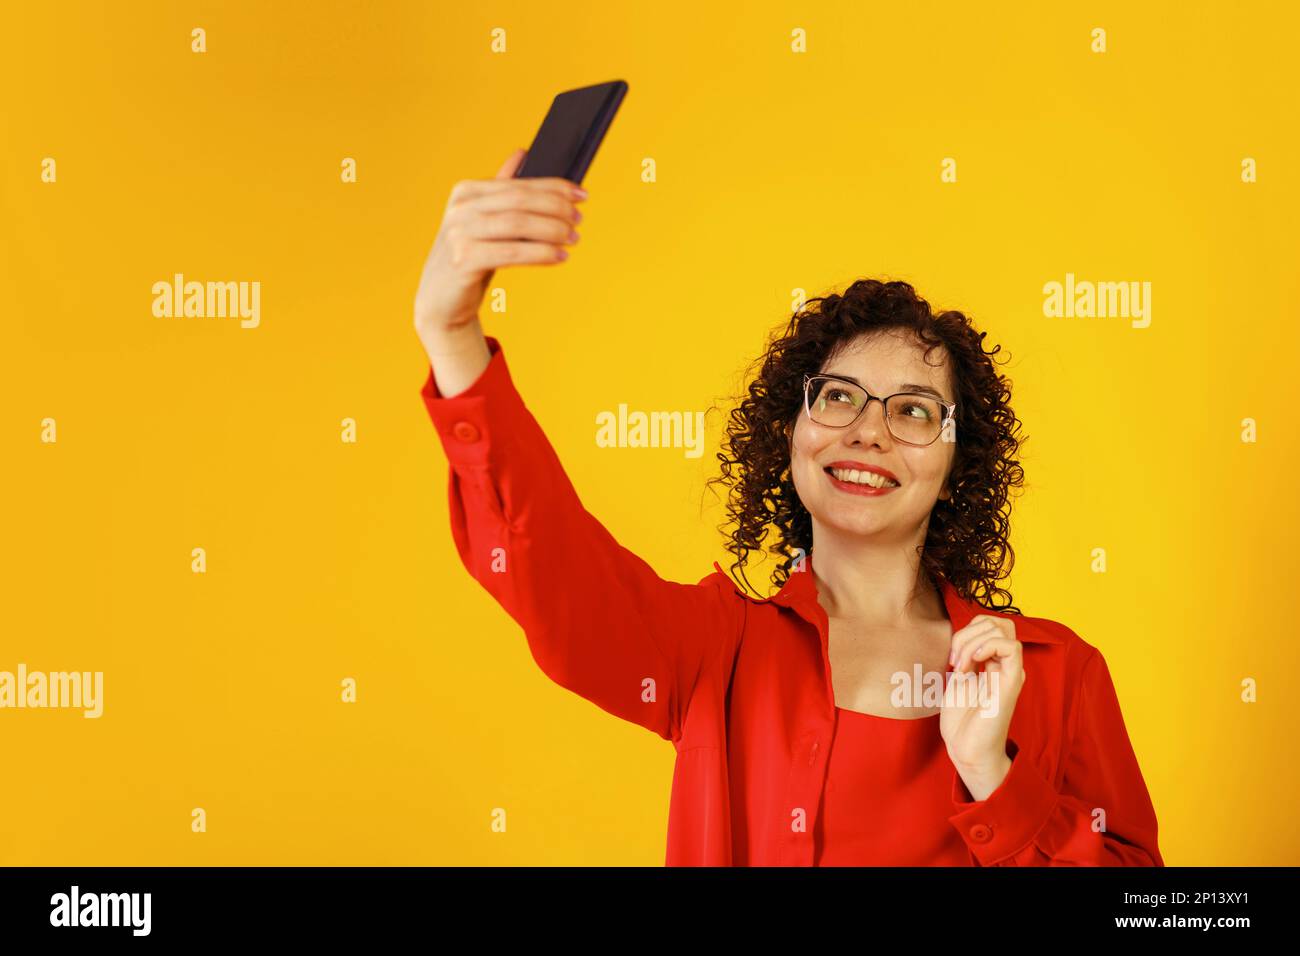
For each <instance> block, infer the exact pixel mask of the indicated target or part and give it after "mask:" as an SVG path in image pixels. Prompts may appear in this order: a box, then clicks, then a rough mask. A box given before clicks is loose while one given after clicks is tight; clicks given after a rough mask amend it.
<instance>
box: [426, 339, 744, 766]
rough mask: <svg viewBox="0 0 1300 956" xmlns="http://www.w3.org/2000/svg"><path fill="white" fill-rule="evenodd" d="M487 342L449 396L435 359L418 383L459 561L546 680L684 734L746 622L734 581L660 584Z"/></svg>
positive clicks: (651, 725)
mask: <svg viewBox="0 0 1300 956" xmlns="http://www.w3.org/2000/svg"><path fill="white" fill-rule="evenodd" d="M486 339H487V343H488V348H489V351H490V352H491V356H492V357H491V359H490V361H489V362H488V366H487V368H486V369H485V370H484V371H483V373H482V374H481V375H480V376H479V378H478V379H477V380H476V381H475V382H474V384H473V385H471V386H470V387H469V388H468V389H466V390H465V391H463V392H461V393H459V394H457V395H455V396H452V397H451V398H447V397H444V396H443V395H442V394H441V393H440V392H439V390H438V385H437V382H436V381H435V380H434V375H433V369H432V367H431V366H430V368H429V373H428V376H427V378H426V380H425V383H424V387H423V389H421V393H420V394H421V397H422V398H423V399H424V403H425V406H426V408H427V409H428V412H429V417H430V419H431V420H432V421H433V425H434V428H435V429H436V430H437V432H438V436H439V438H440V439H441V441H442V446H443V449H444V451H445V452H446V455H447V462H448V465H449V480H448V498H449V502H450V506H449V513H450V517H451V534H452V539H453V541H454V542H455V545H456V550H457V552H458V554H459V555H460V559H461V562H462V563H463V564H464V566H465V569H466V570H467V571H469V573H470V575H471V576H472V577H473V578H474V579H475V580H477V581H478V582H479V584H481V585H482V586H483V587H484V588H485V589H486V590H487V591H488V592H489V593H490V594H491V595H492V597H493V598H494V599H495V600H496V601H497V602H498V603H499V604H500V605H501V606H502V608H504V609H505V611H506V612H507V613H508V614H509V615H510V616H511V617H512V618H514V620H515V621H516V622H518V624H519V626H520V627H522V628H523V631H524V635H525V637H526V639H527V641H528V647H529V650H530V651H531V653H532V656H533V659H534V660H535V661H536V662H537V664H538V666H539V667H540V668H541V669H542V671H543V672H544V673H545V674H546V675H547V676H548V677H550V678H551V679H552V680H554V681H555V682H556V683H557V684H559V685H561V686H562V687H565V688H567V689H569V690H571V691H573V692H574V693H576V694H579V695H580V696H582V697H584V698H586V699H587V700H589V701H591V702H593V703H595V704H596V705H598V706H599V707H601V708H602V709H604V710H606V711H608V712H609V713H611V714H614V715H615V716H617V717H621V718H623V719H625V720H630V721H632V722H634V723H637V724H640V725H642V726H643V727H646V728H648V729H650V730H653V731H654V732H655V733H657V734H658V735H659V736H661V737H663V738H664V739H665V740H672V741H673V742H674V743H676V742H678V741H679V740H680V738H681V733H682V724H683V721H684V719H685V714H686V709H687V705H688V703H689V701H690V696H691V692H692V690H693V688H694V687H695V684H696V681H697V680H698V679H699V676H700V674H701V673H702V671H703V669H704V668H705V666H706V665H707V664H708V663H709V660H710V658H711V655H714V654H716V653H717V652H718V650H719V649H720V647H721V646H722V645H723V644H724V643H726V641H727V639H728V637H729V635H731V633H732V632H733V631H738V629H739V626H740V620H741V618H740V616H739V615H740V614H741V613H742V612H743V608H740V607H739V606H738V602H737V601H736V600H735V596H734V588H733V587H731V586H730V582H727V585H728V586H727V587H725V588H724V587H723V586H722V584H721V583H720V581H719V579H718V577H717V576H716V575H712V574H711V575H709V576H708V577H707V578H705V579H704V580H702V581H701V582H700V583H699V584H693V585H692V584H679V583H675V582H671V581H666V580H664V579H663V578H661V577H659V575H658V574H656V573H655V571H654V570H653V569H652V568H651V567H650V566H649V565H648V564H647V563H646V562H645V561H643V560H642V559H641V558H639V557H638V556H637V555H635V554H633V553H632V552H631V551H629V550H627V549H626V548H624V547H623V546H622V545H620V544H619V543H618V542H617V541H616V540H614V538H613V537H612V536H611V535H610V533H609V531H607V530H606V529H605V527H604V526H603V525H602V524H601V523H600V522H599V521H597V520H596V518H594V517H593V516H592V515H591V514H589V513H588V512H587V510H586V509H585V508H584V507H583V505H582V502H581V501H580V500H579V498H578V494H577V492H576V491H575V489H574V487H573V484H572V483H571V482H570V480H569V477H568V476H567V475H566V474H565V471H564V468H563V467H562V465H561V464H560V461H559V459H558V458H557V456H556V454H555V451H554V449H553V448H552V446H551V443H550V440H549V439H548V438H547V437H546V434H545V432H543V431H542V428H541V426H540V425H539V424H538V423H537V420H536V419H535V418H534V417H533V415H532V413H531V412H529V410H528V409H527V408H526V407H525V405H524V402H523V399H522V398H521V397H520V395H519V393H518V391H517V390H516V389H515V385H514V382H513V381H512V379H511V377H510V372H509V369H508V368H507V366H506V360H505V354H504V353H503V352H502V350H501V345H500V343H499V342H498V341H497V339H495V338H494V337H492V336H487V337H486Z"/></svg>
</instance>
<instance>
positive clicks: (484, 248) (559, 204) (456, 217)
mask: <svg viewBox="0 0 1300 956" xmlns="http://www.w3.org/2000/svg"><path fill="white" fill-rule="evenodd" d="M526 152H527V151H526V150H523V149H517V150H515V151H514V152H513V153H512V154H511V155H510V158H509V159H507V160H506V161H505V163H504V164H503V165H502V167H501V169H500V170H498V171H497V174H496V176H495V178H493V179H463V180H461V181H460V182H458V183H456V185H455V186H453V187H452V190H451V196H450V198H449V199H448V200H447V207H446V210H445V212H444V215H443V220H442V224H441V226H440V227H439V229H438V235H437V237H436V238H435V239H434V242H433V248H432V249H431V250H430V252H429V256H428V258H427V259H426V260H425V263H424V271H423V273H422V274H421V276H420V286H419V289H418V290H417V291H416V294H415V332H416V335H418V336H419V338H420V342H421V344H423V346H424V349H425V351H426V352H427V353H428V355H429V361H430V363H431V364H432V366H433V374H434V378H435V380H436V381H437V383H438V388H439V390H440V391H441V393H442V394H443V395H444V396H446V397H451V396H453V395H455V394H458V393H459V392H462V391H464V390H465V389H466V388H468V387H469V386H470V385H472V384H474V382H475V380H476V379H477V378H478V376H479V375H480V374H481V373H482V371H483V369H485V368H487V364H488V361H489V359H490V355H489V352H488V348H487V342H486V340H485V339H484V337H483V329H482V326H481V324H480V322H479V318H478V310H479V306H480V305H481V304H482V302H483V297H484V295H485V294H486V293H487V288H488V284H489V283H490V282H491V281H492V276H493V275H494V274H495V273H496V270H497V269H498V268H501V267H502V266H516V265H555V264H557V263H560V262H563V261H564V260H565V258H566V257H567V255H568V252H567V250H566V249H565V246H567V245H571V244H573V243H575V242H577V241H578V234H577V231H576V230H575V229H574V226H576V225H577V223H578V222H579V221H580V220H581V219H582V214H581V213H580V212H578V207H577V205H576V204H577V203H578V202H579V201H581V200H582V199H584V198H586V196H585V194H584V193H581V192H579V191H578V189H579V187H577V186H576V185H574V184H573V183H572V182H570V181H569V180H567V179H563V178H560V177H537V178H528V177H525V178H518V179H517V178H515V175H514V174H515V171H516V170H517V169H518V168H519V164H520V163H521V162H522V161H523V158H524V156H525V154H526Z"/></svg>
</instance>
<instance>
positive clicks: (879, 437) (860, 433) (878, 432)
mask: <svg viewBox="0 0 1300 956" xmlns="http://www.w3.org/2000/svg"><path fill="white" fill-rule="evenodd" d="M849 431H850V432H852V433H853V434H854V437H857V438H861V439H862V440H863V441H874V442H875V443H876V444H878V445H880V444H888V443H889V442H890V441H892V440H893V435H892V434H890V431H889V424H888V422H887V421H886V420H885V403H884V402H881V401H879V400H877V399H874V398H872V399H868V400H867V407H866V408H864V409H863V410H862V414H861V415H859V416H858V420H857V421H856V422H854V423H853V426H852V427H851V428H850V429H849Z"/></svg>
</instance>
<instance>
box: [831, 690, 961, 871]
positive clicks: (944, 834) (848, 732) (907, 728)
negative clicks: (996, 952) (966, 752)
mask: <svg viewBox="0 0 1300 956" xmlns="http://www.w3.org/2000/svg"><path fill="white" fill-rule="evenodd" d="M948 669H949V670H951V669H952V668H951V666H950V667H949V668H948ZM952 777H953V765H952V761H951V760H949V759H948V748H947V747H945V746H944V742H943V737H942V735H940V733H939V715H938V714H937V713H936V714H934V715H933V716H930V717H921V718H918V719H915V720H898V719H894V718H891V717H878V716H876V715H874V714H862V713H859V712H857V711H855V710H845V709H844V708H843V707H836V708H835V730H834V732H833V734H832V737H831V752H830V758H829V759H828V761H827V769H826V791H825V793H824V794H823V796H822V809H821V813H819V814H818V815H817V825H816V830H815V831H814V834H813V839H814V845H815V850H814V855H813V864H814V865H815V866H927V865H929V866H969V865H970V853H969V852H968V851H967V849H966V842H965V841H964V840H963V839H962V837H961V834H960V833H959V832H958V831H957V829H956V828H955V827H953V826H952V825H951V824H950V823H949V822H948V818H949V817H950V816H952V804H951V801H952Z"/></svg>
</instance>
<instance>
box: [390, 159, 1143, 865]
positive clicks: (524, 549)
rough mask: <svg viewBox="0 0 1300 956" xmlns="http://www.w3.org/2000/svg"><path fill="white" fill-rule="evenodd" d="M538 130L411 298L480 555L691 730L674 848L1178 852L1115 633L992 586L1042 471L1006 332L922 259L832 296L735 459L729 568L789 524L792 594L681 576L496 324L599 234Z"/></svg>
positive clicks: (1079, 856) (448, 230) (624, 709)
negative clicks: (942, 296)
mask: <svg viewBox="0 0 1300 956" xmlns="http://www.w3.org/2000/svg"><path fill="white" fill-rule="evenodd" d="M522 158H523V151H522V150H517V151H516V152H515V153H514V154H513V155H512V156H511V157H510V158H509V159H508V160H507V161H506V163H505V164H504V165H503V166H502V167H501V169H500V170H499V171H498V173H497V175H496V177H495V178H494V179H490V180H465V181H462V182H460V183H457V184H456V186H455V187H454V188H453V190H452V193H451V197H450V199H449V201H448V203H447V207H446V213H445V218H444V220H443V223H442V226H441V228H440V230H439V234H438V237H437V239H436V240H435V242H434V244H433V249H432V251H431V252H430V254H429V257H428V261H427V262H426V264H425V267H424V272H423V275H422V277H421V281H420V287H419V291H418V292H417V295H416V300H415V329H416V333H417V335H418V336H419V338H420V341H421V343H422V344H423V346H424V348H425V351H426V353H427V355H428V358H429V365H430V368H429V375H428V377H427V379H426V381H425V384H424V388H423V390H422V392H421V394H422V396H423V398H424V401H425V404H426V407H427V409H428V412H429V415H430V418H431V420H432V422H433V424H434V426H435V427H436V429H437V431H438V433H439V436H440V438H441V440H442V442H443V447H444V450H445V451H446V454H447V458H448V462H449V465H450V468H451V472H450V481H449V496H450V514H451V520H452V535H453V539H454V541H455V544H456V547H457V550H458V553H459V555H460V557H461V560H462V561H463V563H464V564H465V567H466V569H467V570H468V571H469V572H470V574H471V575H472V576H473V577H474V578H475V579H476V580H477V581H478V582H479V583H480V584H481V585H482V586H483V587H484V588H486V589H487V590H488V591H489V592H490V593H491V594H492V595H493V597H494V598H495V599H496V600H497V601H498V602H499V603H500V604H501V605H502V607H503V608H504V609H505V610H506V611H507V612H508V613H509V614H510V615H511V616H512V617H513V618H514V619H515V620H516V621H517V622H518V623H519V624H520V625H521V627H522V628H523V630H524V633H525V636H526V638H527V641H528V644H529V648H530V649H531V651H532V654H533V657H534V659H535V660H536V661H537V663H538V665H539V666H540V667H541V668H542V670H543V671H544V672H545V673H546V674H547V675H548V676H549V677H551V678H552V679H553V680H555V681H556V682H558V683H559V684H561V685H562V686H564V687H566V688H569V689H570V690H572V691H574V692H576V693H578V694H580V695H582V696H583V697H585V698H587V699H588V700H591V701H592V702H594V703H596V704H597V705H599V706H600V707H601V708H603V709H604V710H606V711H608V712H610V713H612V714H615V715H617V716H619V717H622V718H624V719H626V720H630V721H634V722H636V723H638V724H640V725H642V726H644V727H647V728H648V729H650V730H653V731H654V732H655V733H657V734H659V735H660V736H661V737H663V738H664V739H666V740H671V741H672V742H673V744H674V746H675V747H676V749H677V762H676V766H675V770H674V775H673V788H672V796H671V802H670V807H669V824H668V852H667V857H666V862H667V863H668V864H669V865H724V866H725V865H822V866H835V865H958V866H970V865H974V866H997V865H1001V866H1043V865H1059V866H1077V865H1084V866H1087V865H1127V866H1152V865H1156V866H1162V865H1164V864H1163V860H1162V858H1161V856H1160V852H1159V849H1158V846H1157V839H1156V817H1155V811H1154V809H1153V807H1152V804H1151V800H1150V797H1149V795H1148V793H1147V789H1146V786H1145V783H1144V781H1143V778H1142V774H1141V771H1140V769H1139V767H1138V763H1137V760H1136V758H1135V756H1134V753H1133V749H1132V747H1131V745H1130V743H1129V739H1128V735H1127V732H1126V730H1125V727H1124V722H1123V717H1122V715H1121V712H1120V707H1119V702H1118V699H1117V697H1116V693H1115V688H1114V685H1113V683H1112V681H1111V678H1110V673H1109V671H1108V669H1107V666H1106V663H1105V660H1104V659H1103V658H1102V656H1101V654H1100V653H1099V652H1098V651H1097V650H1096V648H1094V647H1092V646H1091V645H1089V644H1087V643H1086V642H1085V641H1083V640H1082V639H1081V638H1080V637H1079V636H1078V635H1077V634H1075V633H1074V632H1073V631H1071V630H1070V629H1069V628H1067V627H1065V626H1064V625H1062V624H1059V623H1056V622H1054V621H1051V620H1048V619H1045V618H1033V617H1026V616H1024V615H1022V614H1021V613H1020V612H1019V611H1018V610H1017V609H1016V608H1014V607H1013V606H1011V605H1010V603H1009V598H1010V595H1009V594H1007V592H1005V591H1004V590H1002V589H1000V588H997V587H996V581H997V580H998V579H999V578H1001V577H1004V576H1005V572H1004V571H1003V566H1004V564H1006V563H1007V562H1008V561H1009V560H1010V559H1011V558H1012V552H1011V548H1010V546H1009V544H1008V541H1007V536H1008V526H1007V520H1006V517H1005V515H1004V513H1003V512H1004V508H1005V505H1006V504H1007V500H1008V492H1009V490H1010V489H1011V488H1012V487H1014V486H1017V485H1019V484H1020V483H1021V481H1022V473H1021V469H1020V467H1019V465H1018V463H1017V461H1016V458H1015V454H1016V452H1017V450H1018V447H1019V440H1018V439H1017V438H1016V437H1015V432H1016V429H1017V427H1018V424H1019V423H1018V422H1017V421H1016V419H1015V416H1014V414H1013V413H1012V411H1011V409H1010V407H1009V405H1008V404H1007V399H1008V397H1009V389H1008V387H1007V385H1006V382H1005V380H1004V379H1003V378H1002V377H1001V376H999V375H998V374H997V373H996V370H995V368H994V367H993V365H992V363H991V361H990V359H989V355H991V354H993V353H985V352H984V351H983V348H982V344H981V343H982V340H983V338H984V334H983V333H976V332H975V331H974V330H973V329H972V328H971V327H970V325H969V323H968V321H967V319H966V318H965V316H963V315H962V314H961V313H957V312H945V313H942V314H940V315H937V316H936V315H933V314H932V313H931V312H930V308H929V306H928V304H926V303H925V301H924V300H923V299H920V298H918V297H917V296H916V295H915V293H914V291H913V290H912V288H911V286H909V285H907V284H906V283H901V282H890V283H885V284H882V283H880V282H875V281H872V280H866V281H860V282H857V283H854V285H853V286H852V287H851V288H850V289H849V290H848V291H846V292H845V293H844V295H842V296H840V295H832V296H828V297H825V298H822V299H814V300H812V302H811V303H810V305H809V308H807V309H805V310H803V311H802V312H800V313H799V314H797V315H795V316H794V317H793V318H792V320H791V322H790V326H789V328H788V329H787V330H786V333H785V334H784V335H783V336H781V337H778V338H777V339H776V340H775V341H773V342H772V344H771V347H770V348H769V349H768V351H767V354H766V355H765V356H764V358H763V361H762V367H761V371H760V372H759V374H758V375H757V377H756V379H755V381H754V382H753V384H752V385H751V386H750V388H749V396H748V398H747V399H746V400H745V401H743V402H742V403H741V405H740V407H739V408H738V409H736V410H735V411H733V413H732V415H731V424H730V427H729V432H728V436H727V442H726V446H727V450H728V451H729V452H730V455H727V454H720V455H719V458H720V459H721V461H722V462H723V476H722V477H721V478H718V479H714V481H724V482H726V483H728V484H730V485H731V486H732V489H731V490H732V496H731V504H730V509H729V510H730V515H731V518H732V519H733V520H734V523H735V530H734V531H733V533H732V535H731V542H730V544H729V549H730V550H731V551H732V552H733V553H734V554H735V555H736V557H737V560H736V561H735V562H733V564H732V568H733V569H735V568H741V569H742V571H741V573H742V576H743V567H744V565H745V564H746V557H747V555H748V554H749V552H751V551H756V550H759V549H761V547H762V542H763V541H764V540H766V538H767V534H768V533H769V531H770V530H771V529H772V528H775V529H776V531H777V532H778V540H777V541H776V542H775V543H774V544H773V545H772V546H771V548H770V550H771V551H772V552H773V553H774V554H775V555H777V556H778V557H780V558H783V559H784V560H783V561H782V562H781V564H780V566H779V567H778V569H777V572H776V577H775V581H776V583H777V584H779V585H780V590H779V592H778V593H777V594H775V595H774V596H773V597H771V598H767V599H764V598H754V597H752V596H749V595H748V594H744V593H741V591H740V590H738V588H737V587H736V586H735V584H734V583H733V581H732V579H731V578H730V577H729V576H728V575H727V574H726V573H725V572H723V570H722V569H721V568H720V567H719V566H718V565H717V564H716V563H715V564H714V572H713V573H712V574H710V575H708V576H707V577H705V578H704V579H703V580H701V581H700V582H699V583H698V584H695V585H687V584H680V583H675V582H671V581H666V580H664V579H662V578H660V577H659V576H658V575H657V574H656V573H655V572H654V570H653V569H652V568H650V566H649V565H648V564H646V563H645V562H644V561H643V560H641V559H640V558H638V557H637V556H636V555H635V554H633V553H632V552H630V551H628V550H627V549H625V548H624V547H622V546H621V545H620V544H619V543H618V542H617V541H615V540H614V539H613V538H612V537H611V536H610V534H609V532H608V531H607V530H606V529H605V528H604V526H603V525H601V524H600V522H599V521H598V520H597V519H596V518H594V517H593V516H592V515H591V514H589V513H588V512H587V511H586V510H585V508H584V507H583V506H582V503H581V502H580V500H579V498H578V496H577V494H576V492H575V491H574V488H573V485H572V484H571V482H570V481H569V479H568V477H567V476H566V475H565V472H564V470H563V467H562V466H561V464H560V462H559V460H558V459H557V457H556V455H555V452H554V450H553V449H552V447H551V445H550V443H549V441H548V440H547V438H546V436H545V433H544V432H543V431H542V430H541V428H540V426H539V425H538V423H537V421H536V419H534V418H533V416H532V415H531V414H530V413H529V411H528V410H527V408H526V407H525V405H524V403H523V400H522V399H521V397H520V396H519V393H518V392H517V391H516V390H515V387H514V384H513V382H512V380H511V378H510V374H509V369H508V367H507V366H506V363H505V355H504V352H503V351H502V350H501V345H500V342H499V341H498V340H497V339H495V338H492V337H489V336H485V335H484V334H483V331H482V328H481V326H480V324H479V320H478V308H479V305H480V303H481V301H482V299H483V295H484V293H485V290H486V289H487V286H488V283H489V282H490V280H491V278H492V276H493V274H494V270H495V269H497V268H499V267H501V266H509V265H525V264H532V265H545V264H554V263H557V262H560V261H562V260H563V258H564V253H565V251H566V250H565V249H564V247H565V246H566V245H568V244H571V243H572V242H574V241H576V239H577V233H576V231H574V229H573V227H574V226H575V225H576V224H577V223H578V222H579V221H580V219H581V215H580V213H579V212H578V209H577V203H578V202H580V201H581V200H582V199H584V198H585V197H586V194H585V193H584V192H582V191H581V190H577V189H576V187H574V186H573V184H572V183H569V182H568V181H566V180H563V179H545V178H539V179H514V178H513V174H514V171H515V169H517V168H518V163H519V162H520V161H521V160H522ZM994 352H996V349H995V350H994ZM814 555H815V558H816V560H815V567H814ZM977 595H980V596H981V597H980V600H977ZM1004 595H1005V597H1006V598H1007V599H1008V600H1007V602H1005V603H1002V604H1000V605H995V604H994V603H993V601H994V599H995V598H998V597H1000V596H1004Z"/></svg>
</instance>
